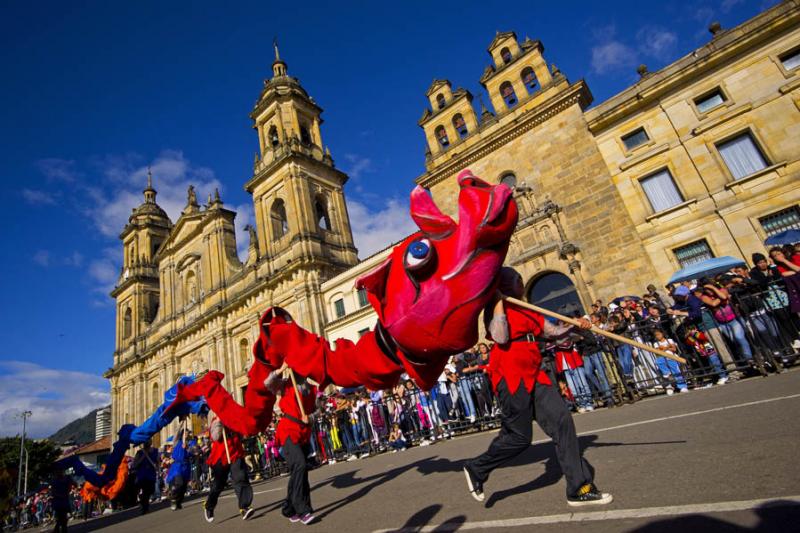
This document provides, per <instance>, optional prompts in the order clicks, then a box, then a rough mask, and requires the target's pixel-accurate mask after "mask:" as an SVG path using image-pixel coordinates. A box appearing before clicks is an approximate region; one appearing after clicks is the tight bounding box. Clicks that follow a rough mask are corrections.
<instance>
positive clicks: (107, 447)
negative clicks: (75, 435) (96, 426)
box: [61, 435, 111, 468]
mask: <svg viewBox="0 0 800 533" xmlns="http://www.w3.org/2000/svg"><path fill="white" fill-rule="evenodd" d="M110 453H111V436H110V435H107V436H105V437H103V438H101V439H97V440H96V441H94V442H92V443H89V444H85V445H83V446H80V447H78V448H75V449H73V450H71V451H69V452H67V453H66V454H64V455H63V456H62V457H61V458H64V457H72V456H73V455H74V456H77V457H78V459H80V460H81V461H82V462H83V463H84V464H86V466H88V467H90V468H91V467H99V466H100V465H104V464H106V462H107V461H108V456H109V455H110Z"/></svg>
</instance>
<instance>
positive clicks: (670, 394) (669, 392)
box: [667, 387, 675, 396]
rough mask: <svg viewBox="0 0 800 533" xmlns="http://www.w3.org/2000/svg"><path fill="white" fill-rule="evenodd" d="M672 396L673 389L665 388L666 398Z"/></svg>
mask: <svg viewBox="0 0 800 533" xmlns="http://www.w3.org/2000/svg"><path fill="white" fill-rule="evenodd" d="M673 394H675V389H673V388H672V387H667V396H672V395H673Z"/></svg>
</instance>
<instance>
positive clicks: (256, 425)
mask: <svg viewBox="0 0 800 533" xmlns="http://www.w3.org/2000/svg"><path fill="white" fill-rule="evenodd" d="M457 180H458V184H459V187H460V192H459V197H458V222H455V221H454V220H453V219H452V218H451V217H449V216H447V215H445V214H444V213H442V212H441V211H440V210H439V208H438V207H437V206H436V204H435V203H434V201H433V198H432V197H431V195H430V193H429V192H428V191H427V190H426V189H423V188H422V187H419V186H418V187H416V188H415V189H414V190H413V191H412V193H411V217H412V218H413V219H414V222H415V223H416V224H417V226H418V227H419V231H418V232H416V233H414V234H412V235H411V236H409V237H408V238H406V239H405V240H404V241H402V242H401V243H400V244H398V245H397V246H395V247H394V249H393V250H392V253H391V255H390V256H389V258H388V259H387V260H386V261H384V262H383V263H382V264H381V265H380V266H378V267H377V268H376V269H374V270H373V271H372V272H370V273H368V274H366V275H365V276H363V277H361V278H359V279H358V280H357V281H356V286H357V287H358V288H364V289H366V291H367V295H368V298H369V301H370V303H371V305H372V307H373V308H374V309H375V311H376V313H377V315H378V323H377V325H376V327H375V328H374V330H373V331H370V332H368V333H366V334H365V335H364V336H362V337H361V338H360V339H359V340H358V342H357V343H353V342H352V341H349V340H345V339H338V340H336V342H335V344H336V347H335V348H334V349H331V347H330V345H329V343H328V341H327V340H326V339H324V338H321V337H319V336H318V335H315V334H313V333H311V332H309V331H306V330H304V329H303V328H302V327H300V326H299V325H298V324H297V323H296V322H295V321H294V320H293V319H292V317H291V316H290V315H289V313H288V312H286V311H285V310H284V309H282V308H279V307H273V308H270V309H268V310H267V311H266V312H265V313H264V315H263V316H262V317H261V320H260V323H259V325H260V336H259V338H258V340H257V341H256V342H255V344H254V345H253V356H254V359H255V361H254V364H253V365H252V366H251V368H250V371H249V373H248V377H249V384H248V387H247V391H246V393H245V401H244V405H239V404H237V403H236V402H235V400H234V399H233V398H232V397H231V395H230V394H229V393H228V392H227V391H226V390H225V389H224V387H223V386H222V384H221V381H222V379H223V378H224V375H223V374H222V373H220V372H218V371H213V370H212V371H211V372H209V373H208V374H206V375H205V376H204V377H203V378H202V379H200V380H198V381H196V382H195V383H194V384H192V385H188V386H180V388H179V392H178V397H177V399H176V401H175V403H173V405H175V404H176V403H180V402H183V401H189V400H197V399H199V398H200V397H205V399H206V402H207V403H208V406H209V407H210V408H211V410H212V411H214V412H215V413H217V415H218V416H219V417H220V419H221V420H222V422H223V424H224V425H225V426H226V427H229V428H231V429H233V430H234V431H237V432H239V433H242V434H243V435H252V434H255V433H258V432H260V431H263V430H264V429H265V428H266V427H267V425H268V424H269V422H270V420H271V417H272V409H273V406H274V403H275V396H274V394H273V393H272V392H270V391H269V390H268V389H267V387H266V385H265V380H266V378H267V377H268V375H269V373H270V372H271V371H272V370H274V369H277V368H279V367H281V365H282V364H283V363H284V362H286V364H287V365H288V366H289V367H290V368H291V369H292V370H293V371H294V372H296V373H297V374H299V375H301V376H305V377H310V378H311V379H313V380H314V381H316V382H317V383H319V384H320V388H323V387H325V386H326V385H328V384H330V383H333V384H335V385H339V386H342V387H354V386H359V385H364V386H366V387H367V388H369V389H372V390H379V389H386V388H389V387H391V386H393V385H395V384H396V383H397V381H398V379H399V378H400V375H401V374H402V373H403V372H407V373H408V375H409V376H410V377H411V378H412V379H413V380H414V381H415V382H416V383H417V385H419V386H420V387H421V388H423V389H429V388H431V387H432V386H433V385H434V384H435V383H436V379H437V378H438V376H439V375H440V374H441V372H442V370H443V368H444V365H445V364H446V362H447V359H448V357H449V356H451V355H453V354H456V353H459V352H462V351H464V350H466V349H467V348H470V347H472V346H473V345H474V344H475V343H476V342H477V340H478V318H479V315H480V313H481V311H482V310H483V308H484V306H485V305H486V304H487V302H488V301H489V300H490V299H491V297H492V296H493V295H494V292H495V290H496V288H497V273H498V271H499V270H500V267H501V266H502V264H503V261H504V260H505V257H506V252H507V251H508V244H509V241H510V239H511V234H512V233H513V231H514V228H515V226H516V223H517V217H518V212H517V206H516V204H515V203H514V200H513V199H512V191H511V189H510V188H509V187H508V186H506V185H505V184H498V185H490V184H488V183H486V182H485V181H483V180H481V179H479V178H477V177H475V176H473V175H472V173H471V172H470V171H469V170H465V171H463V172H462V173H461V174H459V176H458V178H457Z"/></svg>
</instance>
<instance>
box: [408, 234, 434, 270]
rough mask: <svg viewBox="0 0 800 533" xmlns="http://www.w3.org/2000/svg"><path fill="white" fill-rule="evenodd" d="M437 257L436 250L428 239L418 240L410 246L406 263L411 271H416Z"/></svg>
mask: <svg viewBox="0 0 800 533" xmlns="http://www.w3.org/2000/svg"><path fill="white" fill-rule="evenodd" d="M434 255H435V249H434V248H433V246H431V241H429V240H428V239H418V240H416V241H414V242H412V243H411V244H409V245H408V248H407V249H406V257H405V263H406V268H408V269H409V270H416V269H418V268H422V267H423V266H424V265H426V264H428V262H429V261H430V260H431V257H433V256H434Z"/></svg>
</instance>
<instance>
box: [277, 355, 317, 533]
mask: <svg viewBox="0 0 800 533" xmlns="http://www.w3.org/2000/svg"><path fill="white" fill-rule="evenodd" d="M286 374H288V376H289V379H286V378H285V377H283V376H284V375H286ZM266 384H267V388H268V389H270V390H272V391H274V392H275V393H276V394H277V393H280V394H281V399H280V402H279V403H278V407H279V408H280V410H281V413H282V416H281V419H280V421H279V422H278V428H277V430H276V431H275V433H276V438H277V440H278V444H279V445H280V446H281V455H283V457H284V459H286V463H287V464H288V466H289V476H290V477H289V484H288V485H287V487H286V500H285V501H284V502H283V508H282V509H281V513H283V516H285V517H286V518H288V519H289V521H290V522H302V523H303V524H306V525H308V524H310V523H312V522H313V521H314V515H313V509H312V507H311V487H310V485H309V483H308V462H307V457H308V454H309V441H310V439H311V437H312V432H311V424H310V422H309V419H308V414H309V413H311V412H313V411H314V410H315V409H316V400H317V388H316V387H315V386H313V385H311V384H310V383H308V381H306V380H300V381H299V384H298V381H297V379H296V378H295V375H294V371H293V370H292V369H291V368H288V367H287V366H286V365H285V364H284V366H283V367H281V368H280V369H278V370H275V371H273V372H272V373H271V374H270V376H269V377H268V378H267V383H266Z"/></svg>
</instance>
